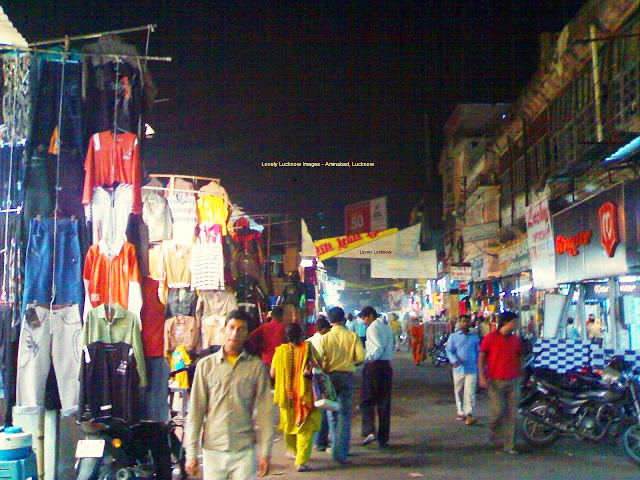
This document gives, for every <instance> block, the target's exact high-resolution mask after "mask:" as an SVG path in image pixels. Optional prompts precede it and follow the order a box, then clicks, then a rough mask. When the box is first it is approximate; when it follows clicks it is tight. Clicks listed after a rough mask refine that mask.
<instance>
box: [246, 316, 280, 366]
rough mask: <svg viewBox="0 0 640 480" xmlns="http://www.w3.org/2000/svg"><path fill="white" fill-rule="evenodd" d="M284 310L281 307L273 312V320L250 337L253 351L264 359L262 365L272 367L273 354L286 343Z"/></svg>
mask: <svg viewBox="0 0 640 480" xmlns="http://www.w3.org/2000/svg"><path fill="white" fill-rule="evenodd" d="M283 317H284V310H283V309H282V307H280V306H275V307H273V310H271V320H270V321H269V322H267V323H263V324H262V325H260V326H259V327H258V328H256V329H255V330H254V331H253V332H251V335H250V336H249V341H250V342H251V345H252V347H253V349H254V350H255V351H256V352H257V353H258V354H259V355H260V357H261V358H262V363H264V364H265V365H266V366H267V367H270V366H271V360H272V359H273V354H274V353H275V351H276V348H278V347H279V346H280V345H282V344H283V343H284V329H285V324H284V323H283V321H282V318H283Z"/></svg>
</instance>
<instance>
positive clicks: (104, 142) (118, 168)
mask: <svg viewBox="0 0 640 480" xmlns="http://www.w3.org/2000/svg"><path fill="white" fill-rule="evenodd" d="M84 169H85V177H84V190H83V193H82V204H83V205H89V204H90V203H91V196H92V194H93V190H94V188H96V187H99V186H101V185H107V186H109V187H110V186H113V185H114V184H115V183H116V182H119V183H128V184H129V185H132V186H133V207H132V209H133V213H135V214H136V215H140V214H142V190H141V189H142V185H141V183H142V178H141V177H142V170H141V167H140V147H139V143H138V137H137V136H136V135H134V134H133V133H128V132H125V133H118V134H116V135H115V136H114V135H113V131H111V130H108V131H104V132H101V133H96V134H94V135H92V136H91V139H90V140H89V148H88V149H87V158H86V160H85V163H84Z"/></svg>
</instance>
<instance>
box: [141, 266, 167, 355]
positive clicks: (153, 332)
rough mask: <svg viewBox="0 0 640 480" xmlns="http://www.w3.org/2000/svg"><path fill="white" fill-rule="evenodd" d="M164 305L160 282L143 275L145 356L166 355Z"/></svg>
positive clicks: (142, 319)
mask: <svg viewBox="0 0 640 480" xmlns="http://www.w3.org/2000/svg"><path fill="white" fill-rule="evenodd" d="M164 309H165V307H164V305H163V304H162V302H161V301H160V300H159V299H158V282H157V281H155V280H153V279H151V278H148V277H142V309H141V310H140V321H141V322H142V345H143V347H144V356H145V357H146V358H149V357H164V345H163V335H164Z"/></svg>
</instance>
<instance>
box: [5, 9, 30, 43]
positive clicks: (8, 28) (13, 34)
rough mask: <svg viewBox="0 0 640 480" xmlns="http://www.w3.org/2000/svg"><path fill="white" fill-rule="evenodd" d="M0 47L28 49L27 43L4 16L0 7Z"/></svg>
mask: <svg viewBox="0 0 640 480" xmlns="http://www.w3.org/2000/svg"><path fill="white" fill-rule="evenodd" d="M0 45H6V46H9V47H18V48H28V47H29V46H28V44H27V41H26V40H25V39H24V37H23V36H22V35H20V32H18V30H17V29H16V27H14V26H13V23H11V20H9V17H7V16H6V15H5V13H4V10H3V9H2V7H0Z"/></svg>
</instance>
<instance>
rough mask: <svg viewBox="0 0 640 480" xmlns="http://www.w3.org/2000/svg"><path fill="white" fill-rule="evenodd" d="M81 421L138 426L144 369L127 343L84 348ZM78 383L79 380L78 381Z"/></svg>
mask: <svg viewBox="0 0 640 480" xmlns="http://www.w3.org/2000/svg"><path fill="white" fill-rule="evenodd" d="M81 357H82V365H81V368H80V408H79V411H78V420H80V421H81V422H86V421H90V420H98V419H104V418H115V419H118V420H123V421H124V422H127V423H128V424H134V423H136V422H137V421H138V419H139V418H140V410H139V400H138V390H139V388H138V387H139V386H140V385H141V383H142V382H141V381H140V378H139V372H140V366H139V364H138V362H137V359H136V355H135V353H134V349H133V348H131V345H129V344H127V343H126V342H117V343H106V342H92V343H90V344H88V345H85V346H84V347H83V348H82V355H81ZM76 383H77V381H76Z"/></svg>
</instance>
